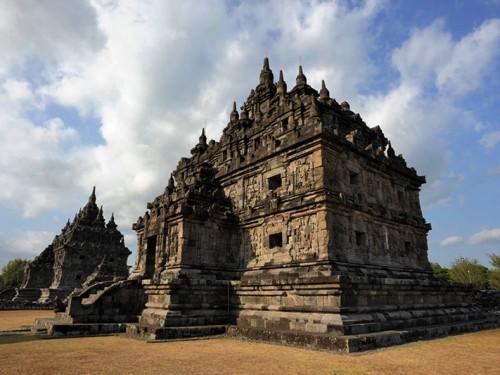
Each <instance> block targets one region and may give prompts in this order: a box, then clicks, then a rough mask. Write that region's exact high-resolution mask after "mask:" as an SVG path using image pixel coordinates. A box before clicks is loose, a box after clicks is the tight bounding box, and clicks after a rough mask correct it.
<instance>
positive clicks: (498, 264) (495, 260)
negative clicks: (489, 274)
mask: <svg viewBox="0 0 500 375" xmlns="http://www.w3.org/2000/svg"><path fill="white" fill-rule="evenodd" d="M488 256H489V257H490V263H491V265H492V266H493V267H494V268H497V269H500V255H496V254H489V255H488Z"/></svg>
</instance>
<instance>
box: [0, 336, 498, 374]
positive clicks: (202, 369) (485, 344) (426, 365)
mask: <svg viewBox="0 0 500 375" xmlns="http://www.w3.org/2000/svg"><path fill="white" fill-rule="evenodd" d="M499 369H500V329H497V330H491V331H484V332H478V333H473V334H467V335H461V336H454V337H449V338H445V339H440V340H433V341H425V342H419V343H414V344H409V345H403V346H399V347H393V348H389V349H384V350H379V351H374V352H370V353H364V354H358V355H339V354H333V353H326V352H317V351H312V350H305V349H296V348H290V347H284V346H278V345H269V344H261V343H250V342H244V341H238V340H232V339H225V338H222V339H211V340H197V341H178V342H170V343H157V344H147V343H145V342H142V341H137V340H132V339H128V338H125V337H116V336H115V337H95V338H75V339H55V340H54V339H53V340H41V339H36V338H34V337H32V336H9V337H0V374H16V375H21V374H37V375H42V374H75V373H78V374H179V375H183V374H204V375H208V374H219V375H221V374H228V375H229V374H231V375H240V374H252V375H260V374H262V375H264V374H265V375H271V374H279V375H288V374H292V375H293V374H314V375H322V374H328V375H333V374H336V375H340V374H342V375H351V374H391V375H397V374H404V375H407V374H425V375H442V374H453V375H460V374H499Z"/></svg>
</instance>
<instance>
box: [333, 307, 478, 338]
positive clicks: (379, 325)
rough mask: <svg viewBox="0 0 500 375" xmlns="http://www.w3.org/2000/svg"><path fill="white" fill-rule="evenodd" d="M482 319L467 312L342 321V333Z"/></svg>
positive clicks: (476, 313)
mask: <svg viewBox="0 0 500 375" xmlns="http://www.w3.org/2000/svg"><path fill="white" fill-rule="evenodd" d="M483 318H484V314H483V313H481V312H475V311H469V312H467V313H463V312H461V313H458V312H457V313H455V314H442V315H441V314H435V315H427V316H414V317H408V318H399V319H391V318H389V319H387V320H383V319H382V320H376V321H370V322H364V321H360V322H356V323H350V322H348V321H344V328H343V329H344V333H345V334H346V335H357V334H367V333H371V332H381V331H389V330H404V329H412V328H413V327H420V326H433V325H443V324H453V323H455V322H468V321H476V320H481V319H483Z"/></svg>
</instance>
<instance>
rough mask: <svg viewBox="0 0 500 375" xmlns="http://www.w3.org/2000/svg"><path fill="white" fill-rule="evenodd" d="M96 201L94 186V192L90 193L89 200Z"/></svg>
mask: <svg viewBox="0 0 500 375" xmlns="http://www.w3.org/2000/svg"><path fill="white" fill-rule="evenodd" d="M95 201H96V198H95V186H94V187H93V188H92V194H90V197H89V202H90V203H95Z"/></svg>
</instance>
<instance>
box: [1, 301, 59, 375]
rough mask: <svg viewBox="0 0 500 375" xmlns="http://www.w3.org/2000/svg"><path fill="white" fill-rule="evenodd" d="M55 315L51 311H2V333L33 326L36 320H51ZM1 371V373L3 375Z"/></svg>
mask: <svg viewBox="0 0 500 375" xmlns="http://www.w3.org/2000/svg"><path fill="white" fill-rule="evenodd" d="M53 316H54V313H53V312H52V311H51V310H7V311H0V331H10V330H13V329H20V328H23V326H31V325H32V324H33V321H34V320H35V318H51V317H53ZM1 371H2V370H1V369H0V373H1Z"/></svg>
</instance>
